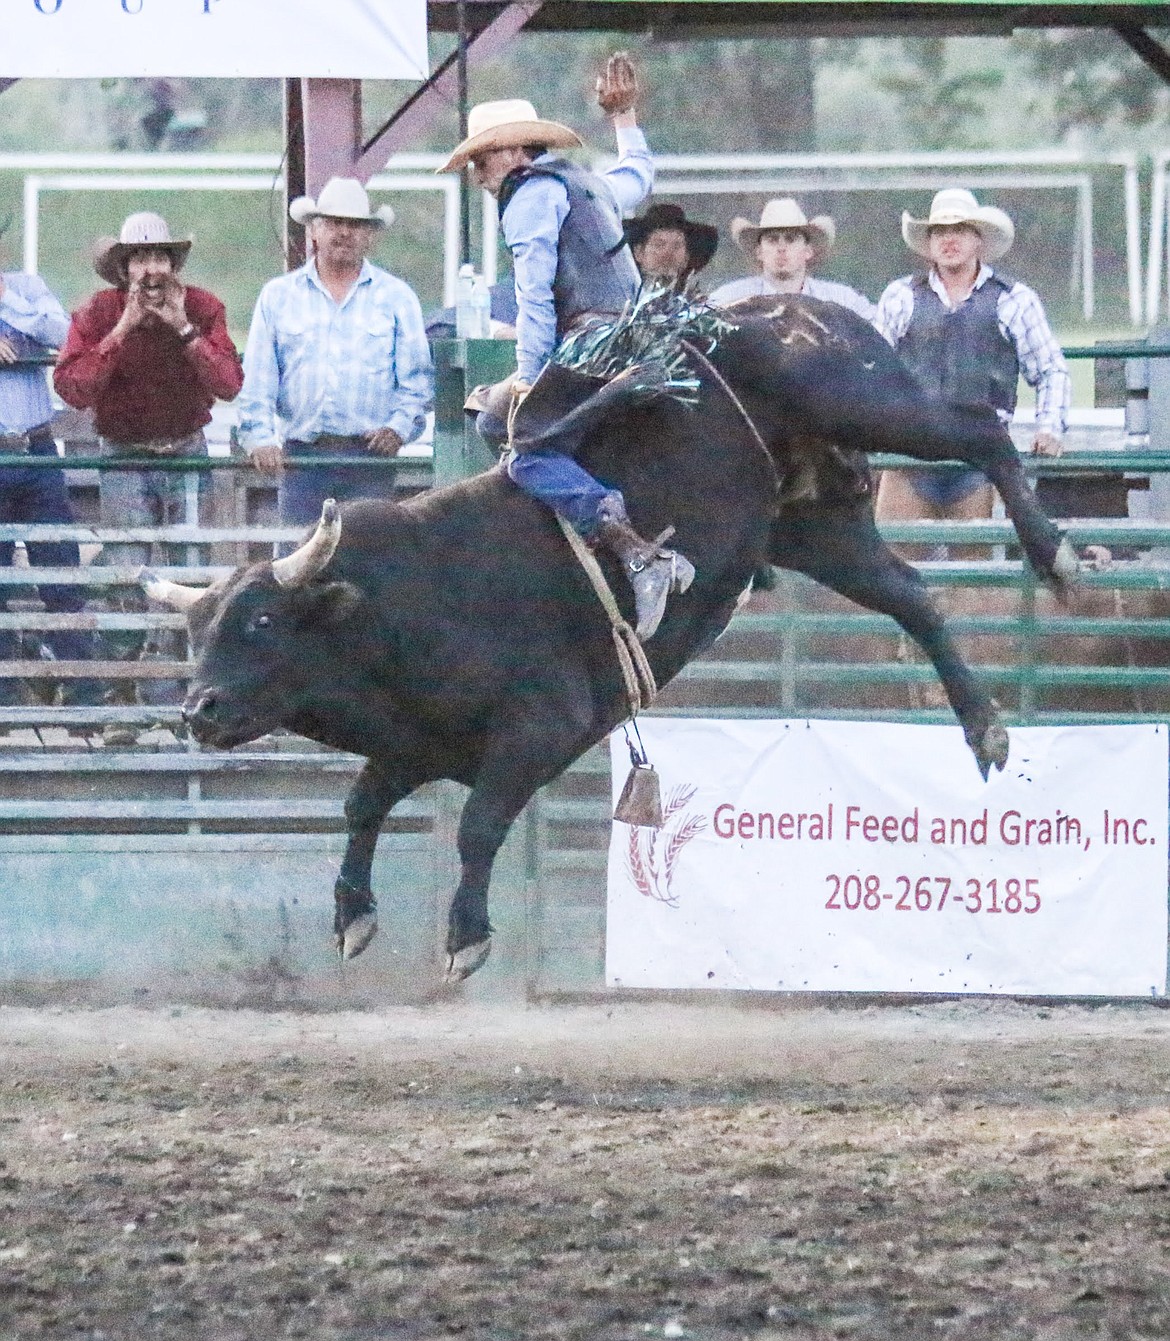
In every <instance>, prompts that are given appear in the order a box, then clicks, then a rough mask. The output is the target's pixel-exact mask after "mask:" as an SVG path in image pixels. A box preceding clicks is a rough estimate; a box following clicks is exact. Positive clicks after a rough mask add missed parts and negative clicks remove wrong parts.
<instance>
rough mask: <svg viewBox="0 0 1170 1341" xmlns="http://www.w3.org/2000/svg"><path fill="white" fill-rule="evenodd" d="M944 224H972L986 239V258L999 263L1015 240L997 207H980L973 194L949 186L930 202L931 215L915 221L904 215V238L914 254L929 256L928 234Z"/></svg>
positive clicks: (984, 253)
mask: <svg viewBox="0 0 1170 1341" xmlns="http://www.w3.org/2000/svg"><path fill="white" fill-rule="evenodd" d="M942 224H970V225H971V227H972V228H974V229H975V231H976V232H977V233H978V234H979V236H980V237H981V238H982V239H983V259H984V260H985V261H988V262H990V261H998V260H999V258H1000V257H1001V256H1004V255H1006V254H1007V253H1008V252H1009V251H1010V250H1011V246H1012V243H1013V242H1014V241H1015V240H1016V226H1015V224H1013V223H1012V221H1011V219H1010V218H1009V217H1008V216H1007V215H1006V214H1005V213H1004V212H1003V210H998V209H996V208H995V206H994V205H980V203H979V202H978V201H977V200H976V199H975V197H974V196H973V195H972V194H971V192H970V191H965V190H963V189H962V188H961V187H948V188H947V190H945V191H939V192H938V193H937V194H936V195H935V197H934V199H933V200H932V201H931V202H930V216H929V218H926V219H912V218H911V217H910V215H909V213H904V214H903V215H902V237H903V239H904V240H905V243H906V245H907V246H908V247H909V248H910V250H911V251H916V252H917V253H918V255H919V256H929V255H930V237H929V232H930V229H932V228H937V227H939V226H940V225H942Z"/></svg>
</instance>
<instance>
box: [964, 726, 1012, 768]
mask: <svg viewBox="0 0 1170 1341" xmlns="http://www.w3.org/2000/svg"><path fill="white" fill-rule="evenodd" d="M973 748H974V751H975V762H976V763H977V764H978V765H979V772H980V773H981V774H982V776H983V781H984V782H986V781H987V775H988V774H989V773H990V772H991V766H992V764H994V765H995V766H996V768H998V769H999V771H1000V772H1001V773H1002V772H1003V766H1004V764H1006V763H1007V761H1008V751H1009V750H1010V749H1011V741H1010V740H1009V738H1008V733H1007V727H1006V726H1004V724H1003V723H1002V722H1001V721H999V720H998V719H996V720H995V721H993V722H992V723H991V725H990V726H989V727H988V728H987V730H986V731H984V733H983V738H982V740H980V741H979V743H978V744H977V745H975V746H974V747H973Z"/></svg>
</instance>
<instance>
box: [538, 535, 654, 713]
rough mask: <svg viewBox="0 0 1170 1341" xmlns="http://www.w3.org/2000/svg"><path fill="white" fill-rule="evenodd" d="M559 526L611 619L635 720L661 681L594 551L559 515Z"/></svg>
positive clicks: (650, 700) (623, 679)
mask: <svg viewBox="0 0 1170 1341" xmlns="http://www.w3.org/2000/svg"><path fill="white" fill-rule="evenodd" d="M557 525H558V526H559V527H560V528H561V530H562V531H563V532H564V535H565V539H566V540H567V541H568V542H569V548H570V549H571V550H572V551H573V553H574V554H575V555H576V556H577V562H578V563H579V564H580V565H581V567H582V568H583V569H584V570H585V576H586V577H587V578H588V579H589V582H590V585H591V586H592V587H593V590H594V591H595V592H596V593H597V599H598V600H599V601H600V602H601V605H602V609H604V611H605V613H606V614H607V615H608V616H609V625H610V633H611V634H612V636H613V645H614V650H615V651H616V652H617V659H618V665H619V667H621V672H622V681H623V683H624V684H625V689H626V700H627V701H628V703H629V705H630V717H631V718H636V717H637V715H638V714H639V713H640V712H641V711H642V709H643V708H648V707H649V706H650V705H651V703H653V702H654V700H655V699H656V698H657V697H658V682H657V680H655V678H654V671H653V670H652V669H651V667H650V663H649V661H647V660H646V653H645V650H644V649H643V647H642V644H641V642H639V640H638V635H637V634H636V633H635V632H634V630H633V629H632V628H631V627H630V624H629V621H628V620H626V619H625V618H624V617H623V615H622V612H621V610H619V609H618V603H617V601H616V599H615V598H614V594H613V591H612V589H611V587H610V585H609V583H608V582H607V581H606V578H605V574H604V573H603V572H602V571H601V565H600V564H599V563H598V562H597V559H596V558H595V557H594V555H593V552H592V550H590V548H589V546H588V545H587V544H586V543H585V542H584V540H582V539H581V537H580V536H579V535H578V534H577V532H576V531H575V530H574V529H573V527H572V526H571V525H570V524H569V523H568V522H567V521H566V520H565V519H564V517H561V516H559V515H558V516H557Z"/></svg>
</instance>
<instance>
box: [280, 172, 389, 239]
mask: <svg viewBox="0 0 1170 1341" xmlns="http://www.w3.org/2000/svg"><path fill="white" fill-rule="evenodd" d="M288 215H289V218H290V219H291V220H292V221H293V223H299V224H308V223H312V221H313V220H314V219H356V220H358V221H359V222H361V223H364V224H369V225H370V227H371V228H389V226H390V225H391V224H392V223H393V222H394V211H393V210H392V209H391V208H390V206H389V205H379V206H378V208H377V209H376V210H374V211H373V212H371V211H370V197H369V196H368V195H367V194H366V188H365V187H364V186H363V185H362V184H361V182H359V181H358V179H357V178H356V177H330V178H329V180H328V181H327V182H326V183H325V185H324V186H323V187H322V188H321V194H320V195H319V196H318V197H317V199H316V200H314V199H313V197H312V196H298V197H297V199H296V200H294V201H293V203H292V204H291V205H290V206H289V207H288Z"/></svg>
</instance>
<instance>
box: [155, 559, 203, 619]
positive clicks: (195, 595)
mask: <svg viewBox="0 0 1170 1341" xmlns="http://www.w3.org/2000/svg"><path fill="white" fill-rule="evenodd" d="M138 581H139V582H140V583H141V585H142V589H143V590H144V591H145V592H146V594H147V596H149V597H150V599H151V600H152V601H157V602H158V603H159V605H169V606H170V607H171V609H172V610H190V608H191V607H192V606H193V605H194V604H195V602H196V601H197V600H199V598H200V597H201V596H202V595H203V594H204V592H205V591H206V588H205V587H184V586H183V585H182V583H180V582H168V581H167V580H166V578H164V577H158V576H157V575H156V574H155V573H152V572H151V571H150V569H149V568H142V569H140V570H139V573H138Z"/></svg>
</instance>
